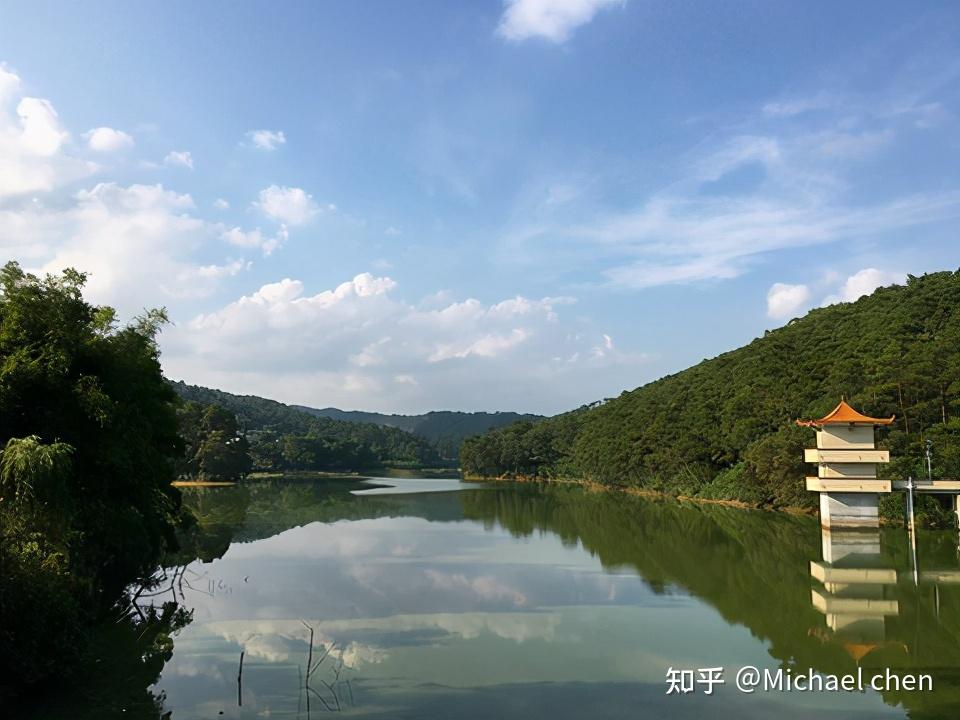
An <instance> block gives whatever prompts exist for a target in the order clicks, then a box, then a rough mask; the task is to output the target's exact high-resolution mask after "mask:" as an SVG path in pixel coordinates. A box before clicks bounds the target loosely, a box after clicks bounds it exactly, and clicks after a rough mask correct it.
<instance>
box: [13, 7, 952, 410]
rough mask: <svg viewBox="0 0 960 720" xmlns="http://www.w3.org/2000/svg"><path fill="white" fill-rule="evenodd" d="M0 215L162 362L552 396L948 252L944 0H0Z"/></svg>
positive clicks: (356, 387)
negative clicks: (66, 269)
mask: <svg viewBox="0 0 960 720" xmlns="http://www.w3.org/2000/svg"><path fill="white" fill-rule="evenodd" d="M0 62H2V63H3V65H2V68H3V69H2V71H0V244H2V245H3V246H4V247H3V249H4V250H5V253H4V255H5V256H6V257H8V258H14V259H17V260H19V261H20V262H21V263H22V264H23V265H24V266H25V267H27V268H30V269H33V270H37V271H53V270H57V269H60V268H62V267H63V266H65V265H73V266H76V267H78V268H80V269H84V270H87V271H89V272H90V284H89V292H88V295H89V297H90V299H91V300H92V301H95V302H100V303H109V304H113V305H115V306H116V307H118V308H119V309H120V311H121V313H122V314H123V315H125V316H129V315H131V314H133V313H136V312H137V311H139V310H140V309H141V308H143V307H145V306H156V305H163V306H166V307H168V308H169V310H170V314H171V316H172V318H173V320H174V325H173V326H172V327H170V328H168V330H167V331H166V332H165V333H164V337H163V341H162V346H163V351H164V360H163V362H164V367H165V370H166V372H167V373H168V375H169V376H170V377H173V378H177V379H184V380H187V381H188V382H196V383H201V384H207V385H212V386H216V387H221V388H223V389H225V390H230V391H234V392H246V393H255V394H260V395H264V396H267V397H274V398H277V399H280V400H283V401H287V402H300V403H304V404H312V405H317V406H326V405H337V406H340V407H347V408H359V409H370V410H384V411H398V412H419V411H424V410H429V409H441V408H450V409H466V410H473V409H484V410H497V409H510V410H522V411H538V412H547V413H550V412H557V411H560V410H564V409H568V408H570V407H575V406H577V405H579V404H581V403H584V402H590V401H592V400H595V399H598V398H602V397H609V396H614V395H616V394H618V393H619V392H620V391H622V390H624V389H629V388H633V387H636V386H638V385H640V384H642V383H643V382H646V381H648V380H651V379H654V378H656V377H659V376H660V375H663V374H664V373H668V372H674V371H676V370H679V369H682V368H684V367H687V366H689V365H691V364H693V363H696V362H698V361H699V360H701V359H702V358H704V357H710V356H713V355H716V354H717V353H719V352H722V351H724V350H727V349H731V348H733V347H737V346H739V345H741V344H743V343H745V342H747V341H749V340H750V339H752V338H753V337H756V336H758V335H760V334H762V333H763V331H764V330H765V329H769V328H772V327H776V326H779V325H781V324H783V323H784V322H786V321H787V320H789V319H790V318H791V317H794V316H796V315H799V314H802V313H803V312H805V311H806V310H807V309H809V308H811V307H816V306H818V305H821V304H824V303H830V302H843V301H850V300H853V299H856V297H858V296H859V295H860V294H862V293H865V292H870V291H872V290H873V289H874V288H875V287H877V286H879V285H884V284H889V283H891V282H896V281H898V280H900V279H902V278H903V277H904V276H905V274H906V273H913V274H920V273H923V272H927V271H934V270H941V269H957V267H958V266H960V241H958V237H957V230H956V228H957V226H958V217H960V133H958V129H960V120H958V114H960V8H958V7H957V5H956V4H955V3H951V2H944V3H933V2H930V3H917V4H909V5H908V4H905V3H893V2H891V3H884V2H869V3H868V2H849V3H827V2H806V3H770V2H736V3H702V2H697V3H695V2H641V1H640V0H626V1H625V2H619V1H610V0H511V1H509V2H506V3H502V2H499V1H497V0H492V1H490V2H471V3H450V2H416V3H401V2H329V3H313V2H311V3H306V2H305V3H292V2H291V3H212V2H211V3H184V2H168V3H163V4H160V3H157V4H154V5H153V6H147V5H144V4H132V3H108V2H101V3H97V4H95V5H94V6H84V5H81V4H64V3H44V2H36V1H35V0H34V1H32V2H10V1H8V0H2V1H0Z"/></svg>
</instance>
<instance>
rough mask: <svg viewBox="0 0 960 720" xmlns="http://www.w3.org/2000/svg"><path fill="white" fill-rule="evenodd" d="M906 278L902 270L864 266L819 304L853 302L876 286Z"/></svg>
mask: <svg viewBox="0 0 960 720" xmlns="http://www.w3.org/2000/svg"><path fill="white" fill-rule="evenodd" d="M906 279H907V276H906V274H904V273H902V272H890V271H887V270H878V269H877V268H864V269H863V270H860V271H859V272H856V273H854V274H853V275H851V276H849V277H848V278H847V279H846V280H844V281H843V284H842V285H841V286H840V288H839V290H838V291H837V292H836V293H833V294H831V295H828V296H827V297H825V298H824V299H823V302H822V303H821V304H822V305H833V304H834V303H838V302H855V301H857V300H859V299H860V298H862V297H863V296H864V295H870V294H871V293H872V292H873V291H874V290H876V289H877V288H880V287H886V286H887V285H894V284H898V283H903V282H906Z"/></svg>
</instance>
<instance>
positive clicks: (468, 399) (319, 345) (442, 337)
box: [164, 273, 646, 410]
mask: <svg viewBox="0 0 960 720" xmlns="http://www.w3.org/2000/svg"><path fill="white" fill-rule="evenodd" d="M571 302H573V300H572V299H570V298H563V297H561V298H550V297H546V298H540V299H534V298H526V297H513V298H507V299H504V300H501V301H499V302H494V303H483V302H481V301H479V300H477V299H474V298H470V299H466V300H460V301H455V300H449V299H448V300H446V301H445V302H438V301H436V299H434V301H431V302H426V303H408V302H406V301H404V300H401V299H399V298H398V297H397V286H396V283H395V282H394V281H393V280H392V279H390V278H389V277H385V276H379V277H378V276H374V275H372V274H370V273H361V274H359V275H357V276H355V277H354V278H353V279H352V280H350V281H347V282H344V283H341V284H340V285H338V286H337V287H335V288H333V289H331V290H326V291H323V292H320V293H317V294H314V295H308V294H307V293H306V292H305V287H304V284H303V283H302V282H300V281H298V280H294V279H291V278H287V279H284V280H280V281H279V282H275V283H269V284H267V285H264V286H262V287H261V288H260V289H259V290H257V291H256V292H253V293H251V294H249V295H246V296H243V297H241V298H239V299H238V300H236V301H234V302H231V303H229V304H227V305H225V306H223V307H221V308H220V309H219V310H216V311H214V312H210V313H205V314H202V315H198V316H196V317H195V318H194V319H193V320H191V321H190V322H188V323H182V324H181V325H180V326H179V327H177V328H175V329H174V330H173V331H172V332H171V333H170V335H169V342H168V344H166V345H165V347H164V366H165V368H166V370H167V372H169V373H170V374H171V376H172V377H182V378H185V379H188V380H189V381H191V382H199V383H203V384H211V385H214V386H216V387H223V388H226V389H228V390H229V389H231V388H232V389H238V390H239V389H242V390H243V391H244V392H248V393H251V392H252V393H259V394H262V395H266V396H268V397H276V398H278V399H281V400H286V401H288V402H299V403H307V404H317V405H318V406H325V405H341V406H349V407H364V408H370V407H371V406H372V405H376V406H377V407H378V408H380V409H397V408H405V409H411V410H412V409H417V408H419V409H426V408H428V407H433V408H434V409H435V408H436V407H438V406H444V407H475V408H484V409H491V410H492V409H497V408H499V409H510V408H519V407H524V406H527V407H530V406H533V404H534V403H535V404H536V405H537V407H542V404H543V400H542V398H543V397H545V395H544V393H547V392H548V393H549V397H551V402H552V403H554V404H555V406H556V409H560V408H565V407H569V406H575V405H577V404H580V403H582V402H585V401H587V400H590V399H593V398H595V397H600V396H603V395H604V394H609V393H610V392H615V391H619V389H620V388H621V387H623V386H624V385H625V384H627V383H630V382H635V379H636V372H637V368H638V367H641V366H642V364H643V363H644V362H645V361H646V358H645V357H643V356H640V355H637V354H633V355H631V354H629V353H624V352H620V351H618V350H617V349H615V348H614V345H613V341H612V340H611V339H604V340H602V343H601V348H602V350H603V352H601V353H592V352H591V350H592V349H593V347H594V346H595V345H596V338H598V337H601V338H602V337H603V336H602V335H601V334H600V333H598V332H596V331H595V330H593V329H591V327H590V325H589V321H587V320H585V319H583V318H579V317H576V316H574V315H573V314H570V316H569V317H568V316H565V315H564V314H563V313H562V312H561V310H562V308H563V307H565V306H566V305H568V304H570V303H571ZM551 409H553V406H551Z"/></svg>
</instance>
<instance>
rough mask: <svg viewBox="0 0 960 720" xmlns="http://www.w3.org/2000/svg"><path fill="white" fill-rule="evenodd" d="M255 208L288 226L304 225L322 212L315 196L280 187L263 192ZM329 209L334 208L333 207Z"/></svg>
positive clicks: (266, 189) (292, 188) (295, 189)
mask: <svg viewBox="0 0 960 720" xmlns="http://www.w3.org/2000/svg"><path fill="white" fill-rule="evenodd" d="M254 206H255V207H256V208H258V209H259V210H260V211H261V212H262V213H263V214H264V215H266V216H267V217H270V218H273V219H274V220H278V221H280V222H282V223H286V224H287V225H303V224H304V223H307V222H309V221H310V219H311V218H313V217H314V216H315V215H316V214H317V213H319V212H320V207H319V206H318V205H317V203H315V202H314V200H313V196H312V195H310V194H309V193H307V192H306V191H304V190H302V189H301V188H297V187H286V186H283V187H281V186H279V185H271V186H270V187H268V188H264V189H263V190H261V191H260V195H259V197H258V199H257V201H256V202H255V203H254ZM328 207H329V208H333V206H332V205H331V206H328Z"/></svg>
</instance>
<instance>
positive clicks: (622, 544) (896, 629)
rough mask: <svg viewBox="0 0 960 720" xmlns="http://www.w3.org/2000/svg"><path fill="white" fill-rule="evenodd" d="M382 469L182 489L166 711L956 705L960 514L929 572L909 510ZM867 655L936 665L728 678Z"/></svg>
mask: <svg viewBox="0 0 960 720" xmlns="http://www.w3.org/2000/svg"><path fill="white" fill-rule="evenodd" d="M378 482H379V481H378ZM384 482H389V483H391V484H393V485H394V487H392V488H391V487H379V488H373V487H372V486H365V485H362V484H361V483H358V482H357V481H323V482H318V483H292V482H291V483H283V482H272V483H257V484H249V485H244V486H237V487H231V488H216V489H191V490H188V491H187V493H186V498H187V503H188V505H189V506H190V507H191V508H192V509H193V510H194V512H195V513H196V515H197V516H198V518H199V520H200V527H199V529H198V532H197V533H196V534H195V537H194V538H193V539H192V541H191V542H192V545H191V546H190V547H189V548H188V549H187V551H186V552H185V553H184V556H183V559H182V562H184V563H187V562H188V561H191V560H192V561H191V562H189V564H188V565H187V568H186V570H185V571H184V572H183V576H182V577H183V583H182V584H181V583H179V582H178V583H177V585H179V589H174V590H173V591H172V592H173V594H176V595H177V597H178V599H180V600H181V602H182V603H183V604H184V605H186V606H188V607H190V608H192V609H193V617H192V621H191V622H189V624H187V625H186V626H185V627H184V628H183V629H182V630H180V631H179V632H178V633H177V634H175V635H174V636H173V638H172V642H173V649H172V655H170V656H169V659H167V660H166V662H165V664H161V665H160V666H161V667H162V672H160V675H159V679H158V680H157V681H156V682H155V683H154V684H153V685H152V687H151V688H150V692H151V693H152V694H153V695H154V696H155V697H157V698H159V702H161V703H162V708H163V712H169V713H171V715H170V717H172V718H173V719H174V720H194V719H199V718H221V717H226V718H259V717H270V718H308V717H309V718H314V717H324V716H327V715H329V714H332V713H338V714H343V715H349V716H356V717H364V718H468V719H469V718H523V719H524V720H539V719H541V718H543V719H546V718H551V719H552V720H556V719H560V718H577V719H581V718H641V717H652V718H698V719H699V718H703V717H704V716H705V715H706V714H709V717H712V718H771V717H776V718H808V717H809V718H814V717H815V718H886V717H891V718H894V717H899V718H902V717H912V718H956V717H960V709H958V708H960V585H958V584H956V583H957V581H958V580H960V562H958V555H957V537H956V535H955V534H953V533H927V534H924V535H922V536H921V538H920V548H919V558H920V572H919V573H918V575H917V576H916V582H915V578H914V575H913V573H912V572H911V564H910V554H909V548H908V544H907V542H906V538H905V535H904V532H903V531H902V530H889V531H886V530H885V531H883V532H882V533H872V534H870V533H868V534H865V535H864V534H860V535H849V534H847V535H844V534H837V533H834V534H833V535H832V536H829V535H828V536H824V535H823V534H822V533H821V530H820V528H819V526H818V523H817V522H816V520H814V519H811V518H798V517H792V516H787V515H781V514H773V513H761V512H751V511H743V510H737V509H732V508H725V507H717V506H694V505H681V504H678V503H675V502H669V501H655V500H647V499H639V498H628V497H623V496H620V495H608V494H597V493H587V492H583V491H581V490H580V489H577V488H570V487H559V488H545V487H538V486H533V485H500V484H497V485H495V486H492V487H478V486H477V485H463V484H461V483H459V482H457V481H450V480H399V481H394V480H390V481H384ZM361 488H366V489H361ZM194 558H196V559H194ZM168 572H172V571H168ZM311 634H312V646H311ZM241 652H242V653H243V671H242V676H241V682H240V683H239V684H238V674H239V665H240V655H241ZM308 659H309V661H310V662H311V663H312V667H313V668H314V669H313V670H312V671H311V672H310V674H309V678H306V677H305V675H306V674H307V667H308ZM858 664H859V665H860V666H862V667H864V668H867V669H873V668H880V669H883V668H887V667H889V668H893V669H894V670H896V671H897V672H899V673H904V672H925V673H930V674H932V675H933V676H934V691H933V692H932V693H931V692H923V693H920V692H900V693H897V692H887V693H884V694H882V695H881V694H879V693H876V692H873V691H867V692H865V693H859V692H857V693H817V694H813V693H800V692H784V693H760V692H758V693H757V694H754V695H743V694H740V693H738V692H737V691H736V690H735V688H734V687H733V686H732V684H731V683H732V679H733V678H732V671H733V670H735V669H736V668H739V667H741V666H744V665H754V666H757V667H759V668H761V669H764V668H769V669H771V670H775V669H777V668H791V669H794V670H795V671H797V672H806V670H807V669H808V668H814V669H815V670H816V671H818V672H821V673H848V672H856V668H857V666H858ZM671 666H672V667H674V668H703V667H715V666H723V667H725V668H727V675H726V677H727V683H728V684H727V685H725V686H722V687H718V688H717V690H716V692H715V694H714V695H713V696H712V697H708V696H705V695H704V694H703V693H702V692H696V693H693V694H689V695H685V696H681V697H677V696H667V695H666V694H665V690H666V684H665V673H666V671H667V668H668V667H671Z"/></svg>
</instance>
